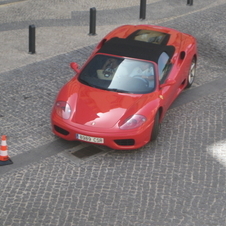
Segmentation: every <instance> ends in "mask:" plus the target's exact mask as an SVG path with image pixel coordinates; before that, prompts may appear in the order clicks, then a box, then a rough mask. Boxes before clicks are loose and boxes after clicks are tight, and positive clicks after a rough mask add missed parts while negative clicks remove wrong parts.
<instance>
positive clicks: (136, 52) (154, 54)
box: [98, 37, 175, 63]
mask: <svg viewBox="0 0 226 226" xmlns="http://www.w3.org/2000/svg"><path fill="white" fill-rule="evenodd" d="M163 52H166V53H167V54H168V55H169V57H170V59H171V58H172V56H173V54H174V52H175V47H174V46H166V45H161V44H160V45H159V44H153V43H149V42H142V41H137V40H131V39H127V38H125V39H123V38H117V37H115V38H112V39H110V40H108V41H107V42H106V43H104V45H103V46H102V48H101V49H100V50H99V51H98V53H107V54H112V55H118V56H122V57H131V58H137V59H143V60H150V61H154V62H156V63H157V62H158V59H159V56H160V55H161V53H163Z"/></svg>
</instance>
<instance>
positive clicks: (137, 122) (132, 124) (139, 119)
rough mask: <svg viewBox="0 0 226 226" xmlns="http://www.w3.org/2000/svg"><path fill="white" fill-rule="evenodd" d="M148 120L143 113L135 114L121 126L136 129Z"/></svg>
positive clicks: (121, 127)
mask: <svg viewBox="0 0 226 226" xmlns="http://www.w3.org/2000/svg"><path fill="white" fill-rule="evenodd" d="M146 120H147V119H146V118H145V117H144V116H143V115H133V116H131V117H130V118H127V119H126V120H125V121H124V122H123V124H122V125H121V126H120V127H119V128H120V129H134V128H137V127H139V126H141V125H142V124H143V123H144V122H146Z"/></svg>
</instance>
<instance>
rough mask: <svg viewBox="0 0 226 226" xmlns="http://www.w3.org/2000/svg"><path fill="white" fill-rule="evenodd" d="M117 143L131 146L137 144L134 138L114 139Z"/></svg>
mask: <svg viewBox="0 0 226 226" xmlns="http://www.w3.org/2000/svg"><path fill="white" fill-rule="evenodd" d="M114 142H115V143H116V144H117V145H121V146H131V145H134V144H135V140H134V139H123V140H114Z"/></svg>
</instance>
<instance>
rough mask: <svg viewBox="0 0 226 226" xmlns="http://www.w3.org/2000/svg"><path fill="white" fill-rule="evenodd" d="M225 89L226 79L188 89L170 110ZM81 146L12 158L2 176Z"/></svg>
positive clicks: (60, 144) (61, 144) (67, 144)
mask: <svg viewBox="0 0 226 226" xmlns="http://www.w3.org/2000/svg"><path fill="white" fill-rule="evenodd" d="M224 89H226V80H225V78H219V79H216V80H214V81H212V82H209V83H206V84H204V85H201V86H199V87H196V88H191V89H187V90H185V91H183V92H182V93H181V94H180V96H179V97H178V98H177V99H176V100H175V102H174V103H173V104H172V105H171V107H170V109H172V108H176V107H179V106H181V105H184V104H187V103H189V102H192V101H195V100H197V99H199V98H202V97H205V96H209V95H213V94H215V93H217V92H220V91H222V90H224ZM79 145H81V143H80V142H77V141H66V140H63V139H57V140H55V141H53V142H50V143H48V144H46V145H43V146H40V147H37V148H35V149H32V150H30V151H28V152H25V153H21V154H19V155H16V156H14V157H13V158H12V161H13V164H11V165H6V166H0V175H3V174H5V173H8V172H10V171H12V170H15V169H18V168H21V167H24V166H26V165H29V164H31V163H35V162H39V161H42V160H44V159H45V158H48V157H51V156H53V155H57V154H59V153H61V152H63V151H65V150H67V149H71V148H75V147H76V146H79ZM79 148H80V147H79ZM80 149H81V148H80ZM80 149H79V150H80ZM79 150H78V151H79ZM89 151H90V149H89ZM75 156H76V155H75Z"/></svg>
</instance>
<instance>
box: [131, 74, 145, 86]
mask: <svg viewBox="0 0 226 226" xmlns="http://www.w3.org/2000/svg"><path fill="white" fill-rule="evenodd" d="M133 78H138V79H140V80H142V81H143V82H144V83H145V86H147V87H149V80H148V79H147V78H142V77H141V76H140V75H135V76H133Z"/></svg>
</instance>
